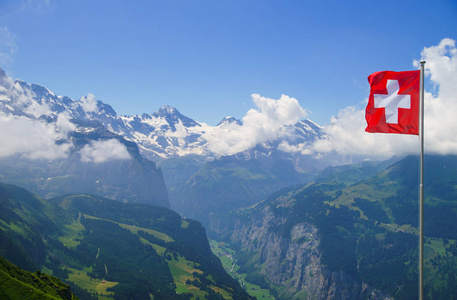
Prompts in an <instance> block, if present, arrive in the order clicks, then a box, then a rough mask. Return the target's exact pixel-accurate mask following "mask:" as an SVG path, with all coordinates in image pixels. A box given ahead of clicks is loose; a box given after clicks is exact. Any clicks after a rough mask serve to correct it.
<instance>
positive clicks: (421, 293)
mask: <svg viewBox="0 0 457 300" xmlns="http://www.w3.org/2000/svg"><path fill="white" fill-rule="evenodd" d="M424 65H425V61H421V70H420V85H421V88H420V141H421V157H420V184H419V300H423V299H424Z"/></svg>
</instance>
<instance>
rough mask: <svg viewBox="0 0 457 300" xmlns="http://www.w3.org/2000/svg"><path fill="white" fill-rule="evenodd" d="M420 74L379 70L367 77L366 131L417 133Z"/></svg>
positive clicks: (416, 72)
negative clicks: (368, 91) (368, 93)
mask: <svg viewBox="0 0 457 300" xmlns="http://www.w3.org/2000/svg"><path fill="white" fill-rule="evenodd" d="M419 79H420V71H419V70H417V71H405V72H393V71H382V72H376V73H373V74H371V75H370V76H368V82H369V83H370V97H369V98H368V105H367V109H366V113H365V117H366V120H367V124H368V126H367V128H366V129H365V131H367V132H381V133H401V134H415V135H418V134H419V89H420V83H419Z"/></svg>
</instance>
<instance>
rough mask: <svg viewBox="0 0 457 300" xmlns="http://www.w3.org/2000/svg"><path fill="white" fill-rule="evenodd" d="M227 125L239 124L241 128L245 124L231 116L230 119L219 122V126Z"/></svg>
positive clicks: (226, 118)
mask: <svg viewBox="0 0 457 300" xmlns="http://www.w3.org/2000/svg"><path fill="white" fill-rule="evenodd" d="M227 124H237V125H239V126H241V125H243V123H242V122H241V121H240V120H238V119H237V118H235V117H232V116H229V117H225V118H223V119H222V120H221V121H220V122H219V124H217V126H224V125H227Z"/></svg>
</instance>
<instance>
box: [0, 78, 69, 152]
mask: <svg viewBox="0 0 457 300" xmlns="http://www.w3.org/2000/svg"><path fill="white" fill-rule="evenodd" d="M33 96H34V94H33V93H32V92H31V91H30V90H28V89H24V88H22V87H21V85H20V84H18V83H15V82H14V81H13V80H12V79H11V78H10V77H8V76H6V75H3V74H2V76H0V107H1V106H3V107H4V108H3V109H4V111H9V112H11V113H3V112H2V113H0V140H1V141H2V142H1V143H0V157H5V156H11V155H21V156H23V157H26V158H30V159H42V158H43V159H62V158H66V157H67V156H68V154H69V152H70V150H71V149H72V147H73V144H72V143H70V142H68V140H67V135H68V133H69V132H70V131H72V130H74V129H75V126H74V124H72V123H71V122H70V121H69V116H68V115H67V114H64V113H61V114H59V115H58V116H57V120H56V122H49V123H48V122H46V121H44V120H39V119H37V118H39V117H41V116H42V115H50V114H51V110H50V108H49V106H48V105H47V104H38V103H37V102H36V101H35V100H33ZM23 113H25V114H26V115H22V114H23Z"/></svg>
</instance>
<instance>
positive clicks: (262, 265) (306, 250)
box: [213, 206, 392, 300]
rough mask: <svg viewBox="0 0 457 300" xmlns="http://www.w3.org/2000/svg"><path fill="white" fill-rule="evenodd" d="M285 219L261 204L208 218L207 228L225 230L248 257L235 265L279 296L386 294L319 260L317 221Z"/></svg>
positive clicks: (382, 296) (361, 296) (370, 296)
mask: <svg viewBox="0 0 457 300" xmlns="http://www.w3.org/2000/svg"><path fill="white" fill-rule="evenodd" d="M224 222H226V223H224ZM287 223H288V219H287V218H286V217H278V216H275V214H274V213H273V211H272V209H271V207H270V206H265V207H263V208H262V209H261V210H259V209H257V210H256V211H255V212H254V210H253V209H252V208H249V209H247V210H243V211H242V212H241V213H240V214H239V216H238V217H235V218H234V217H233V215H232V216H231V217H230V218H228V219H225V220H219V222H213V229H214V231H215V232H217V234H218V235H219V236H225V234H227V236H225V237H227V238H228V240H229V241H230V243H231V244H232V245H237V248H238V252H239V253H242V256H247V257H248V258H246V259H243V260H242V261H241V262H240V261H239V263H240V264H242V265H241V268H242V269H243V270H245V271H247V273H248V274H251V275H252V274H257V275H258V276H260V277H263V278H264V279H265V281H266V282H267V283H268V285H269V287H270V288H271V289H273V290H275V291H276V292H277V295H278V298H280V299H348V300H349V299H392V298H390V297H389V296H386V295H385V294H383V293H382V292H380V291H378V290H375V289H373V288H371V287H370V286H368V285H367V284H364V283H363V282H361V281H360V280H359V279H357V278H354V277H353V276H351V275H350V274H348V273H347V272H345V271H344V270H338V271H331V270H329V269H328V268H327V267H326V266H325V265H324V264H323V262H322V253H321V251H320V250H319V245H320V234H319V231H318V228H317V227H315V226H314V225H312V224H311V223H308V222H300V223H297V224H293V225H291V226H288V225H287ZM226 226H228V227H226ZM229 228H232V230H230V229H229ZM278 228H282V229H279V230H278ZM284 228H287V230H286V231H285V230H284ZM248 276H249V275H248Z"/></svg>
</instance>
